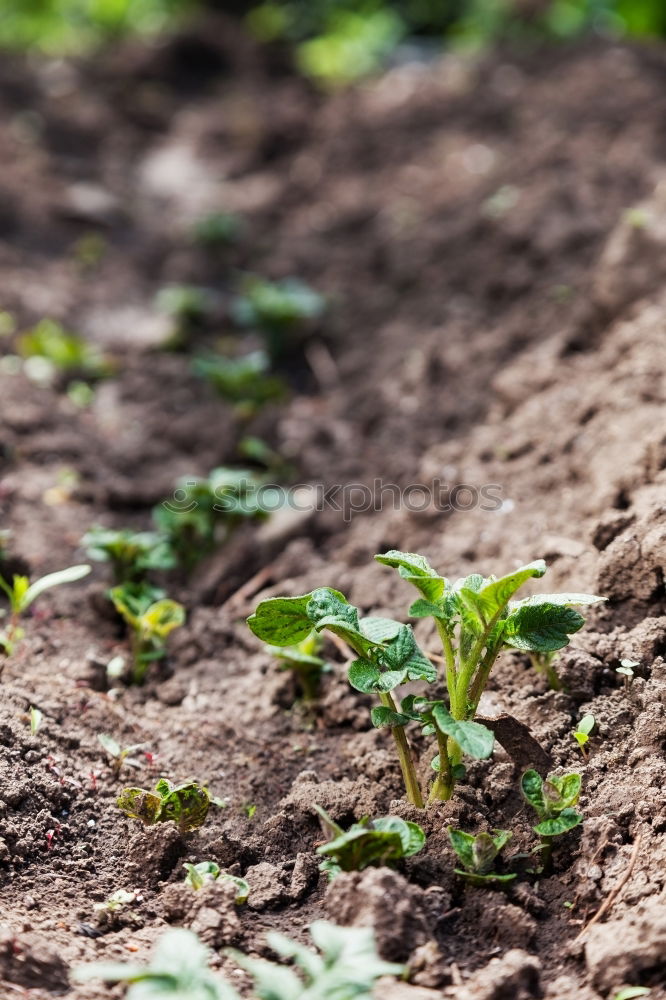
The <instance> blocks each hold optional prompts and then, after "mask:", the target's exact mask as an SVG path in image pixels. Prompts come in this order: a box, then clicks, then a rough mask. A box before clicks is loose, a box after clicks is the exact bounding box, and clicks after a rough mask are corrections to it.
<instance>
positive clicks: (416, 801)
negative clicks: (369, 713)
mask: <svg viewBox="0 0 666 1000" xmlns="http://www.w3.org/2000/svg"><path fill="white" fill-rule="evenodd" d="M379 700H380V701H381V703H382V705H384V707H385V708H390V709H391V711H392V712H397V711H398V708H397V706H396V703H395V702H394V700H393V696H392V695H391V693H390V692H388V691H387V692H381V693H380V695H379ZM391 732H392V733H393V739H394V740H395V745H396V749H397V751H398V760H399V761H400V770H401V771H402V777H403V781H404V782H405V791H406V792H407V800H408V802H411V804H412V805H413V806H416V807H417V809H423V807H424V802H423V795H422V794H421V788H420V785H419V781H418V778H417V776H416V768H415V767H414V761H413V760H412V755H411V751H410V749H409V743H408V742H407V736H406V734H405V727H404V726H392V727H391Z"/></svg>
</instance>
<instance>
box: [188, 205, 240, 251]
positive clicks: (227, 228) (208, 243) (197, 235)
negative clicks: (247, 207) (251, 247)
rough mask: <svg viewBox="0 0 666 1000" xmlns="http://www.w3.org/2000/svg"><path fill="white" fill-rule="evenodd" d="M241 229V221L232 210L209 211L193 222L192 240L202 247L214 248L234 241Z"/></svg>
mask: <svg viewBox="0 0 666 1000" xmlns="http://www.w3.org/2000/svg"><path fill="white" fill-rule="evenodd" d="M241 230H242V222H241V220H240V219H239V217H238V216H237V215H234V213H233V212H211V213H210V214H209V215H204V216H203V217H202V218H201V219H199V220H198V222H196V223H195V226H194V230H193V236H194V240H195V241H196V242H197V243H199V244H201V246H204V247H210V248H211V249H216V248H218V247H226V246H229V245H230V244H232V243H235V242H236V240H237V239H238V237H239V235H240V233H241Z"/></svg>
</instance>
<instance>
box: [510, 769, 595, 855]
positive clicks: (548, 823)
mask: <svg viewBox="0 0 666 1000" xmlns="http://www.w3.org/2000/svg"><path fill="white" fill-rule="evenodd" d="M581 781H582V779H581V776H580V774H576V773H571V774H564V775H559V776H558V775H554V774H549V775H548V777H547V778H546V779H545V780H544V779H543V778H542V777H541V775H540V774H538V772H537V771H534V770H529V771H525V773H524V774H523V776H522V779H521V790H522V793H523V796H524V797H525V800H526V801H527V802H528V803H529V805H531V806H532V808H533V809H534V811H535V813H536V814H537V817H538V819H539V823H538V824H537V825H536V826H535V827H534V832H535V833H536V834H538V835H539V838H540V846H539V850H540V852H541V860H542V865H543V870H545V871H548V870H549V868H550V864H551V858H552V853H553V839H554V838H555V837H560V836H562V834H564V833H568V832H569V831H570V830H573V829H574V828H575V827H577V826H578V825H579V824H580V823H582V822H583V817H582V816H581V814H580V813H579V812H577V811H576V809H574V806H575V805H577V803H578V799H579V798H580V788H581Z"/></svg>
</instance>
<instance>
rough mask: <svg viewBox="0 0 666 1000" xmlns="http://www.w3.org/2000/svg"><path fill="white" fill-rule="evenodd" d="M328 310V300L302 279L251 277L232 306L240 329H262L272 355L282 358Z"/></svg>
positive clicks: (234, 317) (246, 279) (249, 276)
mask: <svg viewBox="0 0 666 1000" xmlns="http://www.w3.org/2000/svg"><path fill="white" fill-rule="evenodd" d="M325 309H326V300H325V299H324V297H323V296H322V295H319V293H318V292H315V291H314V289H312V288H310V286H309V285H307V284H306V283H305V282H304V281H300V280H299V279H298V278H285V279H284V280H283V281H276V282H272V281H266V280H264V279H263V278H259V277H257V276H256V275H252V274H248V275H246V276H245V278H244V280H243V283H242V291H241V294H240V295H239V296H238V297H237V298H236V299H235V300H234V302H233V304H232V318H233V319H234V321H235V322H236V323H238V324H239V326H246V327H254V328H255V329H257V330H261V331H262V332H263V333H264V335H265V337H266V344H267V347H268V352H269V354H270V356H271V357H272V358H278V357H279V356H280V355H282V354H284V353H285V352H286V351H287V350H288V349H289V348H290V347H292V346H293V344H294V341H295V339H296V338H297V335H298V334H299V333H300V332H301V331H302V330H303V328H304V327H305V326H306V325H307V324H308V323H309V322H312V321H313V320H316V319H319V317H320V316H322V315H323V313H324V311H325Z"/></svg>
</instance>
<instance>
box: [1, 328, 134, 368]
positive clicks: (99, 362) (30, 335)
mask: <svg viewBox="0 0 666 1000" xmlns="http://www.w3.org/2000/svg"><path fill="white" fill-rule="evenodd" d="M16 347H17V350H18V353H19V354H20V356H21V357H22V358H24V359H25V360H24V367H25V369H26V373H27V374H28V375H29V377H31V378H33V379H34V380H35V381H36V382H44V383H51V382H53V381H55V379H56V377H57V376H58V375H62V376H64V377H65V378H66V380H67V381H68V382H69V381H71V379H72V378H74V377H78V378H79V379H85V380H88V381H95V380H96V379H101V378H106V377H108V376H109V375H112V374H113V371H114V366H113V364H112V363H111V361H110V360H109V359H108V358H106V357H105V356H104V355H103V354H102V353H101V351H99V350H98V349H97V348H96V347H95V346H93V345H92V344H90V343H89V342H88V341H86V340H84V339H83V338H82V337H80V336H79V335H78V334H76V333H71V332H70V331H69V330H66V329H65V328H64V327H63V326H61V325H60V323H57V322H56V321H55V320H52V319H43V320H41V321H40V322H39V323H37V325H36V326H34V327H33V328H32V329H31V330H27V331H26V332H25V333H22V334H21V335H20V336H19V337H18V338H17V341H16Z"/></svg>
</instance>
